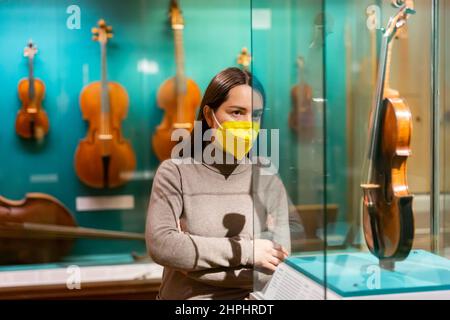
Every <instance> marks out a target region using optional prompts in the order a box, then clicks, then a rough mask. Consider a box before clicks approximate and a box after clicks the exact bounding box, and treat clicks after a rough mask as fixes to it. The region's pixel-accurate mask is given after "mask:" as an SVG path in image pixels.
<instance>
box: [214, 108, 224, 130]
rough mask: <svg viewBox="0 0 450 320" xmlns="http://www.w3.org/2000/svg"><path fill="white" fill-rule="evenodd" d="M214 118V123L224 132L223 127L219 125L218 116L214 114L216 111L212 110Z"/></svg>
mask: <svg viewBox="0 0 450 320" xmlns="http://www.w3.org/2000/svg"><path fill="white" fill-rule="evenodd" d="M211 113H212V116H213V118H214V121H215V122H216V123H217V125H218V126H219V127H220V129H222V130H223V127H222V125H221V124H220V123H219V121H217V118H216V115H215V114H214V111H212V110H211Z"/></svg>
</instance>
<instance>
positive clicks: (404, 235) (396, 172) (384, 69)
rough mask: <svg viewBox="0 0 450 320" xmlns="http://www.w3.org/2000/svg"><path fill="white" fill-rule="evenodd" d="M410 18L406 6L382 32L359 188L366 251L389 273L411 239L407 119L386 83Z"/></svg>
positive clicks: (403, 106) (404, 105)
mask: <svg viewBox="0 0 450 320" xmlns="http://www.w3.org/2000/svg"><path fill="white" fill-rule="evenodd" d="M414 13H415V11H414V7H413V4H412V1H405V3H404V4H403V5H401V6H400V8H399V10H398V12H397V14H396V15H395V16H393V17H391V18H390V20H389V22H388V25H387V27H386V29H385V30H384V31H383V37H382V45H381V53H380V60H379V67H378V81H377V88H376V93H375V96H374V102H373V106H372V111H371V121H370V130H369V143H368V149H367V159H366V164H365V168H364V180H363V183H362V184H361V188H362V191H363V229H364V237H365V240H366V243H367V246H368V248H369V250H370V252H371V253H372V254H373V255H375V256H376V257H378V259H379V261H380V265H381V266H382V267H383V268H386V269H391V270H392V269H394V268H395V263H396V262H397V261H402V260H404V259H405V258H406V257H407V256H408V255H409V252H410V251H411V248H412V243H413V239H414V216H413V210H412V202H413V196H412V195H411V194H410V193H409V189H408V184H407V166H406V162H407V159H408V157H409V156H410V155H411V148H410V142H411V135H412V114H411V111H410V109H409V107H408V105H407V103H406V101H405V100H404V99H403V98H402V97H401V95H400V93H399V92H398V91H396V90H393V89H391V88H389V87H388V83H387V82H386V80H387V78H388V76H387V74H388V73H389V68H390V52H391V49H392V41H393V39H394V38H395V37H396V36H397V34H398V32H399V31H400V29H401V28H403V27H404V26H405V25H406V23H407V19H408V17H409V16H410V15H411V14H414Z"/></svg>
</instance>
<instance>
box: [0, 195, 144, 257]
mask: <svg viewBox="0 0 450 320" xmlns="http://www.w3.org/2000/svg"><path fill="white" fill-rule="evenodd" d="M77 238H88V239H117V240H140V241H143V240H145V237H144V235H143V234H137V233H131V232H121V231H109V230H101V229H91V228H81V227H78V225H77V223H76V221H75V219H74V218H73V216H72V214H71V213H70V212H69V210H68V209H67V208H66V207H65V206H64V205H63V204H62V203H61V202H59V201H58V200H57V199H55V198H54V197H52V196H50V195H47V194H42V193H29V194H27V195H26V197H25V199H23V200H18V201H13V200H9V199H6V198H4V197H1V196H0V264H16V263H19V264H22V263H46V262H55V261H60V259H61V258H62V257H64V256H66V255H67V254H69V253H70V250H71V249H72V247H73V244H74V241H75V239H77Z"/></svg>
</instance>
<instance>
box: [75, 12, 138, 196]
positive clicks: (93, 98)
mask: <svg viewBox="0 0 450 320" xmlns="http://www.w3.org/2000/svg"><path fill="white" fill-rule="evenodd" d="M92 33H93V34H94V36H93V40H94V41H98V42H99V43H100V48H101V81H96V82H93V83H91V84H89V85H87V86H86V87H84V88H83V90H82V92H81V95H80V105H81V111H82V113H83V118H84V119H85V120H86V121H88V122H89V131H88V133H87V136H86V138H85V139H84V140H82V141H81V142H80V144H79V145H78V148H77V151H76V154H75V171H76V173H77V175H78V177H79V178H80V180H81V181H82V182H84V183H85V184H86V185H88V186H90V187H92V188H114V187H118V186H121V185H123V184H125V183H127V182H128V180H129V178H130V177H131V175H132V172H133V171H134V170H135V168H136V156H135V154H134V151H133V147H132V146H131V143H130V142H129V141H128V140H126V139H125V138H124V137H123V135H122V132H121V122H122V121H123V120H124V119H125V118H126V115H127V112H128V104H129V98H128V94H127V92H126V90H125V88H124V87H123V86H122V85H120V84H119V83H117V82H112V81H108V78H107V66H106V61H107V59H106V57H107V55H106V48H107V43H108V40H109V39H110V38H112V36H113V34H112V27H111V26H107V25H106V22H105V21H104V20H103V19H102V20H100V21H99V22H98V27H97V28H93V29H92Z"/></svg>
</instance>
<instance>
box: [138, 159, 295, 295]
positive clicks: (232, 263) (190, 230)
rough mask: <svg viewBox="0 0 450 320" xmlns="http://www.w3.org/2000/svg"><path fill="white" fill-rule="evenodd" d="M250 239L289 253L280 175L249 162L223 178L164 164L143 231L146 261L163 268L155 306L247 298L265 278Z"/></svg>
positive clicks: (209, 169) (213, 171) (198, 166)
mask: <svg viewBox="0 0 450 320" xmlns="http://www.w3.org/2000/svg"><path fill="white" fill-rule="evenodd" d="M191 160H192V159H191ZM254 238H256V239H258V238H265V239H270V240H273V241H275V242H277V243H280V244H282V245H283V246H284V247H285V248H286V249H287V250H288V251H290V234H289V217H288V199H287V195H286V192H285V188H284V186H283V184H282V182H281V180H280V179H279V177H278V176H277V175H273V174H272V175H265V174H264V171H263V168H262V167H261V166H260V165H257V164H248V163H246V164H244V163H241V164H239V165H238V166H237V167H236V168H235V169H234V171H233V172H232V173H231V175H229V176H228V177H227V176H225V175H223V174H222V173H221V172H220V171H219V170H218V169H217V168H216V167H214V166H212V165H207V164H205V163H195V164H194V163H192V164H186V163H181V164H180V163H178V164H176V163H174V162H173V161H172V160H170V159H169V160H166V161H164V162H163V163H161V165H160V166H159V168H158V170H157V172H156V175H155V178H154V180H153V186H152V192H151V197H150V203H149V207H148V213H147V224H146V241H147V248H148V250H149V254H150V256H151V257H152V259H153V260H154V261H155V262H156V263H158V264H161V265H163V266H164V272H163V279H162V285H161V288H160V292H159V295H158V298H159V299H173V300H175V299H177V300H178V299H244V298H245V297H247V296H248V294H249V293H250V292H251V291H252V290H254V286H256V285H260V286H261V285H262V284H264V283H266V282H267V281H268V279H269V277H270V276H268V275H266V274H264V273H262V272H259V271H258V272H256V271H255V270H254V269H253V246H252V241H251V240H252V239H254Z"/></svg>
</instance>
